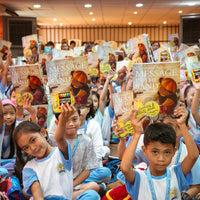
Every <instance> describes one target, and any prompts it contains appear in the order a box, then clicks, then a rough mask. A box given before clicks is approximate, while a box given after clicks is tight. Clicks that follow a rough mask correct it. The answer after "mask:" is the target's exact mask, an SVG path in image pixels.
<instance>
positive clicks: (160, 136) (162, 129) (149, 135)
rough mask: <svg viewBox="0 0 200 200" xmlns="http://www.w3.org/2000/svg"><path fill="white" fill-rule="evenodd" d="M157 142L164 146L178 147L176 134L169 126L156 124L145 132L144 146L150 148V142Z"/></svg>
mask: <svg viewBox="0 0 200 200" xmlns="http://www.w3.org/2000/svg"><path fill="white" fill-rule="evenodd" d="M153 141H157V142H161V143H163V144H172V145H173V147H175V146H176V132H175V130H174V129H173V128H172V127H171V126H170V125H168V124H165V123H162V122H160V123H154V124H151V125H149V126H148V127H147V128H146V130H145V132H144V146H148V144H149V143H150V142H153Z"/></svg>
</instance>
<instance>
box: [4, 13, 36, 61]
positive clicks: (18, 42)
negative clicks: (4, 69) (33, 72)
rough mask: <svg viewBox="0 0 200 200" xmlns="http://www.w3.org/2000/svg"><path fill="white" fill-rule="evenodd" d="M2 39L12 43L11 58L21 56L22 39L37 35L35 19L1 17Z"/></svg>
mask: <svg viewBox="0 0 200 200" xmlns="http://www.w3.org/2000/svg"><path fill="white" fill-rule="evenodd" d="M2 22H3V39H4V40H8V41H10V42H12V46H11V51H12V57H13V58H15V57H18V56H23V48H22V37H23V36H27V35H32V34H36V33H37V25H36V18H35V17H10V16H3V17H2Z"/></svg>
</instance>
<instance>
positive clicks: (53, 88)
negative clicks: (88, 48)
mask: <svg viewBox="0 0 200 200" xmlns="http://www.w3.org/2000/svg"><path fill="white" fill-rule="evenodd" d="M46 70H47V77H48V84H49V89H50V97H51V104H52V107H53V111H54V112H55V113H58V112H59V106H58V100H57V94H58V93H59V92H67V91H71V92H72V95H73V97H74V101H75V106H76V107H82V106H88V105H90V104H91V103H92V98H91V92H90V91H91V81H90V76H89V69H88V60H87V57H75V58H70V59H63V60H54V61H53V60H52V61H47V62H46Z"/></svg>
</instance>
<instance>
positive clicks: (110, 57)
mask: <svg viewBox="0 0 200 200" xmlns="http://www.w3.org/2000/svg"><path fill="white" fill-rule="evenodd" d="M98 55H99V59H100V61H101V63H100V72H101V73H102V74H105V73H108V72H109V71H110V70H111V69H112V70H113V71H115V70H116V53H115V49H114V48H113V47H111V46H99V47H98Z"/></svg>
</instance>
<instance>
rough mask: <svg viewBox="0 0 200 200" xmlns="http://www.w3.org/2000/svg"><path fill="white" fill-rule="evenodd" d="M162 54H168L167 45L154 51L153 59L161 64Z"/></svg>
mask: <svg viewBox="0 0 200 200" xmlns="http://www.w3.org/2000/svg"><path fill="white" fill-rule="evenodd" d="M162 52H168V53H169V50H168V46H167V45H162V46H161V47H160V48H158V49H156V50H155V51H153V58H154V61H155V62H160V53H162Z"/></svg>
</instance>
